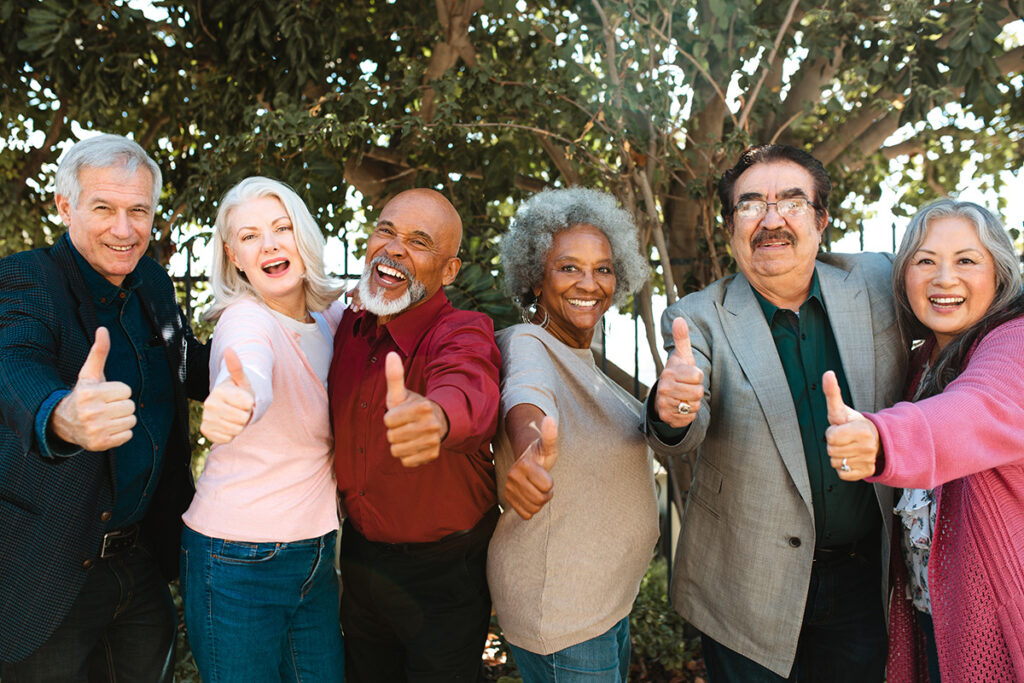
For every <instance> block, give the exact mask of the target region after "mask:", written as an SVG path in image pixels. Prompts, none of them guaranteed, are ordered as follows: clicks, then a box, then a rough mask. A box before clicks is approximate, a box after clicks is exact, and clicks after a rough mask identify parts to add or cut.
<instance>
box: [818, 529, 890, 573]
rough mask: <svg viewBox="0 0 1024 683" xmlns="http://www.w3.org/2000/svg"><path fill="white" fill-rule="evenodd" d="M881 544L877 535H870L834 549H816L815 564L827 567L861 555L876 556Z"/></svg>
mask: <svg viewBox="0 0 1024 683" xmlns="http://www.w3.org/2000/svg"><path fill="white" fill-rule="evenodd" d="M879 543H880V541H879V539H878V534H877V533H870V534H867V535H866V536H864V537H862V538H860V539H858V540H856V541H854V542H853V543H847V544H845V545H839V546H836V547H834V548H815V549H814V563H815V564H817V565H819V566H826V565H832V564H836V563H838V562H842V561H844V560H849V559H850V558H853V557H857V556H859V555H867V554H869V553H871V554H874V553H876V552H877V551H878V544H879Z"/></svg>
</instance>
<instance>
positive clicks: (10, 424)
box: [0, 234, 209, 662]
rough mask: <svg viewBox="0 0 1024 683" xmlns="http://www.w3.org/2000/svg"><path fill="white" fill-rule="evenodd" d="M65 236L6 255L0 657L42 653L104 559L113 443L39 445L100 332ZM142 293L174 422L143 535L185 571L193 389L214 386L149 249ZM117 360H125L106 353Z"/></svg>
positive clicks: (0, 395) (1, 350)
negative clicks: (106, 447)
mask: <svg viewBox="0 0 1024 683" xmlns="http://www.w3.org/2000/svg"><path fill="white" fill-rule="evenodd" d="M72 249H73V247H72V246H71V241H70V239H69V238H68V236H67V235H66V234H65V235H64V236H63V237H61V239H60V240H58V242H57V244H55V245H54V246H53V247H47V248H44V249H35V250H32V251H26V252H22V253H19V254H14V255H12V256H9V257H7V258H5V259H2V260H0V661H4V662H16V661H20V660H21V659H24V658H25V657H27V656H28V655H29V654H31V653H32V652H33V651H35V650H36V649H37V648H38V647H39V646H40V645H41V644H42V643H43V642H44V641H45V640H46V639H47V638H48V637H49V636H50V635H51V634H52V633H53V632H54V630H55V629H56V628H57V626H58V625H60V623H61V621H63V619H64V617H65V616H66V615H67V613H68V610H69V609H70V608H71V605H72V603H73V602H74V601H75V598H76V597H77V596H78V592H79V590H80V589H81V587H82V584H83V583H84V581H85V578H86V575H87V574H88V571H89V569H88V568H89V566H91V565H92V562H91V561H90V560H93V559H95V558H96V557H97V555H98V554H99V550H100V545H101V543H102V538H103V534H104V532H105V531H106V523H105V522H104V521H103V517H109V515H106V514H105V513H108V512H109V511H111V510H112V509H113V503H114V496H115V485H114V482H115V478H114V467H115V457H114V453H113V451H106V452H104V453H96V452H90V451H83V452H81V453H79V454H77V455H74V456H71V457H67V458H62V457H56V458H45V457H43V456H42V455H40V452H39V445H38V444H37V443H36V438H35V419H36V413H37V412H38V410H39V407H40V405H42V403H43V401H44V400H45V399H46V398H47V397H48V396H49V395H50V394H52V393H53V392H54V391H56V390H58V389H71V388H73V387H74V385H75V382H76V381H77V379H78V371H79V369H80V368H81V367H82V364H83V363H84V362H85V358H86V356H87V355H88V353H89V349H90V347H91V346H92V343H93V339H94V337H95V332H96V327H97V326H98V325H97V322H96V309H95V305H94V303H93V300H92V297H91V295H90V293H89V290H88V288H87V287H86V285H85V282H84V281H83V280H82V276H81V273H80V271H79V270H78V266H77V264H76V262H75V257H74V253H73V251H72ZM135 276H136V277H137V278H138V279H139V282H140V284H139V287H138V289H136V293H137V294H138V296H139V300H140V302H141V303H142V309H143V312H144V314H145V315H146V316H147V317H148V318H149V322H150V324H151V325H152V328H153V332H154V334H156V335H158V336H159V337H160V338H161V339H162V340H163V344H164V348H165V351H166V353H167V363H168V366H169V368H170V370H171V374H172V378H173V384H174V406H175V410H174V423H173V424H172V426H171V433H170V436H169V438H168V442H167V449H166V452H165V454H164V458H163V469H162V472H161V475H160V482H159V485H158V486H157V489H156V492H155V494H154V497H153V499H152V501H151V503H150V507H149V512H148V513H147V516H146V518H145V519H144V520H143V522H142V538H143V542H144V543H145V544H146V547H147V549H148V550H149V551H150V552H151V553H152V554H153V556H154V558H155V559H156V560H157V563H158V564H159V566H160V570H161V571H162V572H163V574H164V576H165V577H166V578H167V579H168V580H171V579H173V578H174V577H175V576H177V571H178V552H179V547H180V541H181V514H182V512H184V511H185V509H186V508H187V507H188V504H189V502H190V501H191V499H192V495H193V493H194V492H195V487H194V485H193V482H192V474H191V470H190V460H191V449H190V440H189V424H188V401H187V398H186V397H190V398H194V399H196V400H202V399H203V398H205V397H206V393H207V391H208V389H209V367H208V366H209V351H208V349H207V348H206V346H205V345H203V344H201V343H199V342H198V341H197V340H196V339H195V337H194V336H193V335H192V329H191V327H190V326H189V324H188V321H187V320H186V319H185V316H184V315H183V314H182V312H181V309H180V308H179V307H178V304H177V301H176V299H175V296H174V285H173V283H172V281H171V279H170V278H169V277H168V276H167V273H166V272H165V271H164V269H163V267H162V266H160V264H158V263H157V262H156V261H154V260H153V259H151V258H149V257H143V258H142V259H141V260H140V261H139V264H138V266H137V267H136V269H135ZM108 362H118V359H116V358H113V359H109V360H108Z"/></svg>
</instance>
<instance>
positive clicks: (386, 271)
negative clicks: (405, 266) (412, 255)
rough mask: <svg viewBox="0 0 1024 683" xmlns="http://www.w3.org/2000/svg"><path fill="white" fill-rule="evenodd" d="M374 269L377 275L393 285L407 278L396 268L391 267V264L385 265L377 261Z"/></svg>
mask: <svg viewBox="0 0 1024 683" xmlns="http://www.w3.org/2000/svg"><path fill="white" fill-rule="evenodd" d="M376 270H377V277H378V278H379V279H380V280H382V281H383V282H385V283H386V284H389V285H395V284H398V283H399V282H405V281H406V280H408V279H409V278H408V277H407V276H406V274H405V273H403V272H402V271H400V270H398V269H397V268H392V267H391V266H386V265H384V264H383V263H378V264H377V266H376Z"/></svg>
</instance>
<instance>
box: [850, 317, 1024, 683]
mask: <svg viewBox="0 0 1024 683" xmlns="http://www.w3.org/2000/svg"><path fill="white" fill-rule="evenodd" d="M866 417H867V418H868V419H869V420H871V421H872V422H873V423H874V424H875V426H876V427H878V432H879V434H880V436H881V440H882V446H883V449H884V453H885V468H884V470H883V471H882V473H881V474H880V475H879V476H877V477H873V478H870V479H869V481H877V482H879V483H882V484H886V485H889V486H897V487H904V488H911V487H912V488H936V487H937V492H936V504H937V505H938V514H937V520H936V528H935V535H934V539H933V542H932V550H931V559H930V562H929V564H928V586H929V590H930V593H931V601H932V602H931V605H932V618H933V621H934V624H935V640H936V644H937V649H938V654H939V670H940V671H941V672H942V680H943V683H957V682H960V681H979V682H981V681H1017V682H1018V683H1024V318H1017V319H1015V320H1011V321H1010V322H1007V323H1004V324H1003V325H1001V326H999V327H998V328H996V329H995V330H993V331H992V332H990V333H989V334H988V335H986V336H985V337H984V338H983V339H982V340H981V342H980V343H978V345H977V347H976V348H975V349H974V352H973V354H972V355H971V356H970V359H969V360H968V363H967V367H966V368H965V369H964V371H963V373H961V375H960V376H959V377H957V378H956V379H955V380H954V381H953V382H951V383H950V384H949V386H947V387H946V389H945V391H943V392H942V393H941V394H939V395H937V396H933V397H931V398H927V399H924V400H921V401H918V402H917V403H898V404H896V405H895V406H893V407H892V408H887V409H885V410H882V411H880V412H878V413H875V414H873V415H866ZM896 557H899V555H898V554H897V555H896ZM894 576H895V578H896V586H895V592H894V599H893V603H892V608H891V611H890V634H889V645H890V647H889V650H890V651H889V664H888V683H902V682H904V681H926V680H927V678H928V674H927V664H926V662H925V654H924V649H923V640H922V639H921V638H920V636H919V634H918V632H917V626H916V616H915V614H914V607H913V605H912V604H911V603H910V601H909V600H906V599H905V598H904V595H905V593H904V585H905V580H906V571H905V569H904V571H903V572H896V573H895V574H894ZM901 579H902V580H901Z"/></svg>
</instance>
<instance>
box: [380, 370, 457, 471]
mask: <svg viewBox="0 0 1024 683" xmlns="http://www.w3.org/2000/svg"><path fill="white" fill-rule="evenodd" d="M384 376H385V378H386V380H387V397H386V399H385V400H386V405H387V409H388V411H387V412H386V413H384V426H385V427H387V438H388V443H389V444H391V455H392V456H393V457H396V458H398V459H399V460H401V461H402V465H404V466H405V467H419V466H420V465H425V464H426V463H428V462H430V461H432V460H436V459H437V457H438V456H439V455H440V454H441V441H443V440H444V437H445V436H447V435H448V418H447V416H446V415H445V414H444V411H443V410H442V409H441V406H439V405H437V404H436V403H434V402H433V401H431V400H430V399H429V398H427V397H425V396H421V395H420V394H417V393H416V392H415V391H409V390H408V389H406V387H405V368H403V367H402V359H401V358H400V357H399V355H398V354H397V353H395V352H394V351H391V352H389V353H388V355H387V358H385V359H384Z"/></svg>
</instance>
